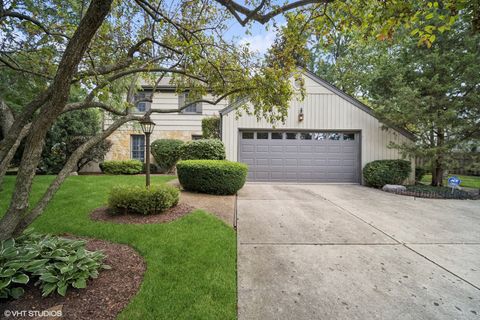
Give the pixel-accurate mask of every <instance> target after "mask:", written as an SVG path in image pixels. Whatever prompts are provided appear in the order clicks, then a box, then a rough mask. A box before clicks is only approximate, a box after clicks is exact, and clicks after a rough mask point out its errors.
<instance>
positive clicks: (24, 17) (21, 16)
mask: <svg viewBox="0 0 480 320" xmlns="http://www.w3.org/2000/svg"><path fill="white" fill-rule="evenodd" d="M6 17H11V18H17V19H20V20H25V21H29V22H31V23H33V24H34V25H36V26H37V27H39V28H40V29H42V31H43V32H45V33H46V34H47V35H49V36H58V37H63V38H65V39H70V38H69V37H68V36H67V35H65V34H63V33H58V32H51V31H50V30H49V29H48V28H47V27H45V26H44V25H43V24H42V23H41V22H40V21H38V20H37V19H35V18H33V17H30V16H27V15H25V14H23V13H19V12H15V11H4V10H1V11H0V20H2V18H6Z"/></svg>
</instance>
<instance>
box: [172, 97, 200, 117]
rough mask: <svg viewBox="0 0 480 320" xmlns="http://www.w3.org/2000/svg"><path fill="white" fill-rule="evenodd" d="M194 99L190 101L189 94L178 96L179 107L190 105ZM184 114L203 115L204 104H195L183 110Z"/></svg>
mask: <svg viewBox="0 0 480 320" xmlns="http://www.w3.org/2000/svg"><path fill="white" fill-rule="evenodd" d="M192 101H193V100H192V99H189V97H188V92H185V93H184V94H180V95H179V96H178V105H179V107H183V106H184V105H186V104H188V103H189V102H192ZM182 113H200V114H201V113H202V103H201V102H198V103H195V104H192V105H190V106H188V107H186V108H185V109H183V110H182Z"/></svg>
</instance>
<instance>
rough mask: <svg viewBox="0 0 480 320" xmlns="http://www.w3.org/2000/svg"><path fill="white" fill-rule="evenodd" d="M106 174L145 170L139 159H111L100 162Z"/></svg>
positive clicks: (136, 172)
mask: <svg viewBox="0 0 480 320" xmlns="http://www.w3.org/2000/svg"><path fill="white" fill-rule="evenodd" d="M100 169H101V170H102V172H103V173H106V174H138V173H142V172H143V163H142V162H141V161H138V160H110V161H104V162H102V163H100Z"/></svg>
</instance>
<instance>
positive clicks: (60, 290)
mask: <svg viewBox="0 0 480 320" xmlns="http://www.w3.org/2000/svg"><path fill="white" fill-rule="evenodd" d="M67 287H68V286H67V284H61V285H59V286H58V288H57V292H58V294H59V295H61V296H62V297H65V294H66V293H67Z"/></svg>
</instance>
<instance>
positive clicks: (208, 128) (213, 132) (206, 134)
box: [202, 116, 220, 139]
mask: <svg viewBox="0 0 480 320" xmlns="http://www.w3.org/2000/svg"><path fill="white" fill-rule="evenodd" d="M202 136H203V138H204V139H220V117H216V116H215V117H208V118H203V119H202Z"/></svg>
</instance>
